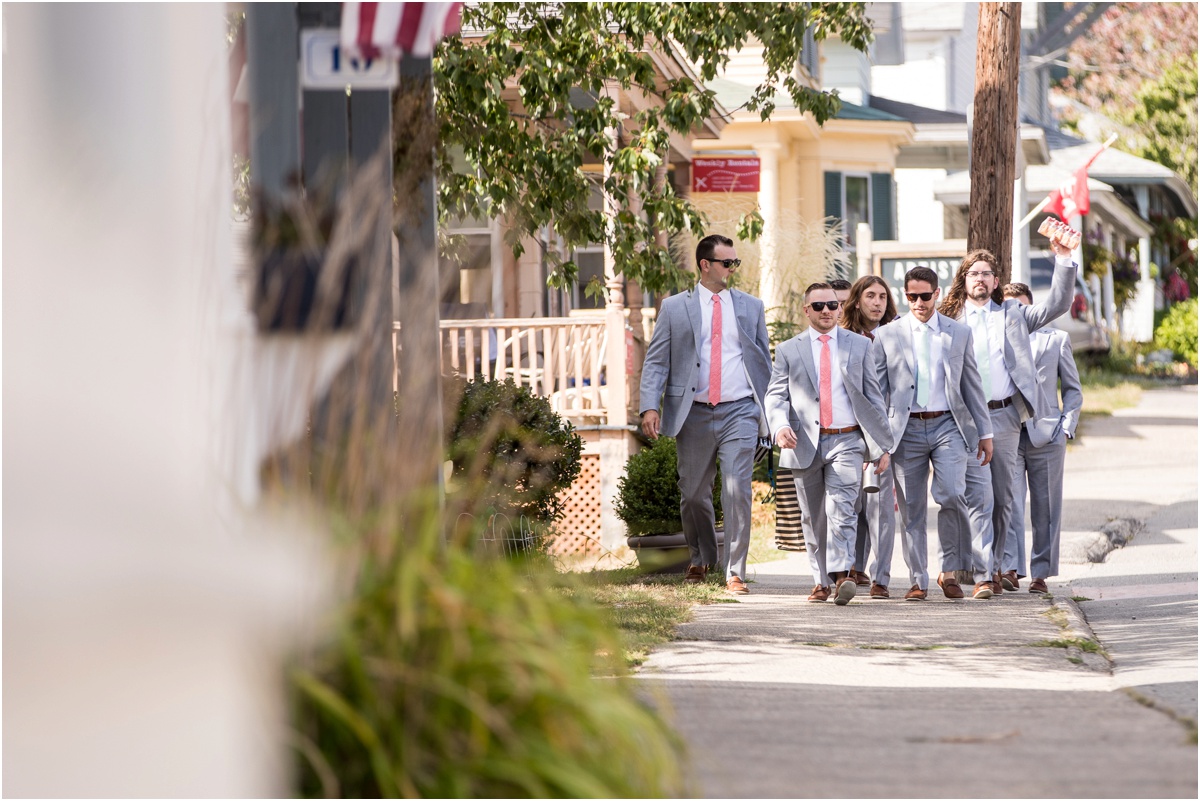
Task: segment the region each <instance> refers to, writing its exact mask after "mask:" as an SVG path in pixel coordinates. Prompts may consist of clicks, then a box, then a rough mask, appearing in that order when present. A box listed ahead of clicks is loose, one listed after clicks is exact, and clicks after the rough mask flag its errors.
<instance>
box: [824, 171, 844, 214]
mask: <svg viewBox="0 0 1200 801" xmlns="http://www.w3.org/2000/svg"><path fill="white" fill-rule="evenodd" d="M825 216H826V217H837V218H839V219H840V218H841V216H842V174H841V173H840V172H827V173H825Z"/></svg>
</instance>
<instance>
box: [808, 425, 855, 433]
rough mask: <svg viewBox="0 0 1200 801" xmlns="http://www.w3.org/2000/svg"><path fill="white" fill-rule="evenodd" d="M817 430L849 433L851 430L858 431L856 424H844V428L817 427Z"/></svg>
mask: <svg viewBox="0 0 1200 801" xmlns="http://www.w3.org/2000/svg"><path fill="white" fill-rule="evenodd" d="M817 431H818V432H820V433H822V434H849V433H850V432H851V431H858V426H846V427H845V428H819V429H817Z"/></svg>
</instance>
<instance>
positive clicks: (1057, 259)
mask: <svg viewBox="0 0 1200 801" xmlns="http://www.w3.org/2000/svg"><path fill="white" fill-rule="evenodd" d="M1068 265H1069V266H1071V267H1075V268H1078V267H1079V265H1078V264H1076V263H1075V262H1074V261H1073V260H1072V259H1071V257H1070V256H1060V255H1058V254H1057V253H1055V254H1054V266H1055V267H1066V266H1068Z"/></svg>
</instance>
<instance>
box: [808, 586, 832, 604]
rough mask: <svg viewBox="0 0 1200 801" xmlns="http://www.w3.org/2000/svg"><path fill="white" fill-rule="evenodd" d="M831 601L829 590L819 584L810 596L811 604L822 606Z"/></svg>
mask: <svg viewBox="0 0 1200 801" xmlns="http://www.w3.org/2000/svg"><path fill="white" fill-rule="evenodd" d="M828 600H829V588H828V587H826V586H823V585H821V584H818V585H817V586H815V587H813V591H812V593H811V594H810V595H809V596H808V601H809V603H814V604H821V603H825V602H826V601H828Z"/></svg>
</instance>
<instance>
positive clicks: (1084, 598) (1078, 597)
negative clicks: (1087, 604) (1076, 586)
mask: <svg viewBox="0 0 1200 801" xmlns="http://www.w3.org/2000/svg"><path fill="white" fill-rule="evenodd" d="M1071 600H1072V601H1074V602H1075V603H1077V604H1081V603H1083V602H1084V601H1090V600H1092V599H1091V598H1089V597H1087V596H1086V595H1072V596H1071Z"/></svg>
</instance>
